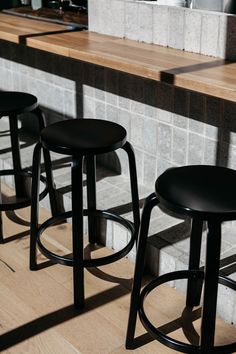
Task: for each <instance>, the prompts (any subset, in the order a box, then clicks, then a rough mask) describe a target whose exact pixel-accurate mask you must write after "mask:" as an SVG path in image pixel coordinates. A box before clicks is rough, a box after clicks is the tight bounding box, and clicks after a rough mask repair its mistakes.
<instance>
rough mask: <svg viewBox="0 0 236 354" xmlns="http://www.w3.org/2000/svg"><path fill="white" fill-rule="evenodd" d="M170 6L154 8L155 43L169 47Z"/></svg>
mask: <svg viewBox="0 0 236 354" xmlns="http://www.w3.org/2000/svg"><path fill="white" fill-rule="evenodd" d="M168 14H169V12H168V6H158V5H157V6H153V43H155V44H159V45H163V46H167V45H168V24H169V19H168Z"/></svg>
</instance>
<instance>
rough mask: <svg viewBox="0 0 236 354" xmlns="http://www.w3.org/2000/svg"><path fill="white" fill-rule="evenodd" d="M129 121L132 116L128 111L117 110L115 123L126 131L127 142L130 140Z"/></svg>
mask: <svg viewBox="0 0 236 354" xmlns="http://www.w3.org/2000/svg"><path fill="white" fill-rule="evenodd" d="M131 119H132V115H131V113H130V112H129V111H126V110H124V109H118V119H117V123H118V124H120V125H121V126H122V127H124V128H125V129H126V131H127V139H128V140H130V139H131Z"/></svg>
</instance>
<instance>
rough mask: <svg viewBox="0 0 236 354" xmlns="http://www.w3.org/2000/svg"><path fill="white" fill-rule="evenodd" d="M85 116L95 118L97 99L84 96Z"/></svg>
mask: <svg viewBox="0 0 236 354" xmlns="http://www.w3.org/2000/svg"><path fill="white" fill-rule="evenodd" d="M83 107H84V117H90V118H95V100H94V99H92V98H91V97H88V96H84V97H83Z"/></svg>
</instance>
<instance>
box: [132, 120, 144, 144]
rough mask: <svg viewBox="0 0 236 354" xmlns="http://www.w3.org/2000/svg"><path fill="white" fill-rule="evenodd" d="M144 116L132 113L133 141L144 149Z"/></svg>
mask: <svg viewBox="0 0 236 354" xmlns="http://www.w3.org/2000/svg"><path fill="white" fill-rule="evenodd" d="M143 129H144V117H143V116H140V115H137V114H132V116H131V142H132V144H134V146H135V147H138V148H140V149H143Z"/></svg>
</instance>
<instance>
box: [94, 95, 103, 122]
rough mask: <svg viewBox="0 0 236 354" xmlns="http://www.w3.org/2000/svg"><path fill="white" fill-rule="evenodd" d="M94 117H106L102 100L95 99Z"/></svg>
mask: <svg viewBox="0 0 236 354" xmlns="http://www.w3.org/2000/svg"><path fill="white" fill-rule="evenodd" d="M95 117H96V118H97V119H106V105H105V103H104V102H101V101H98V100H96V101H95Z"/></svg>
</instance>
